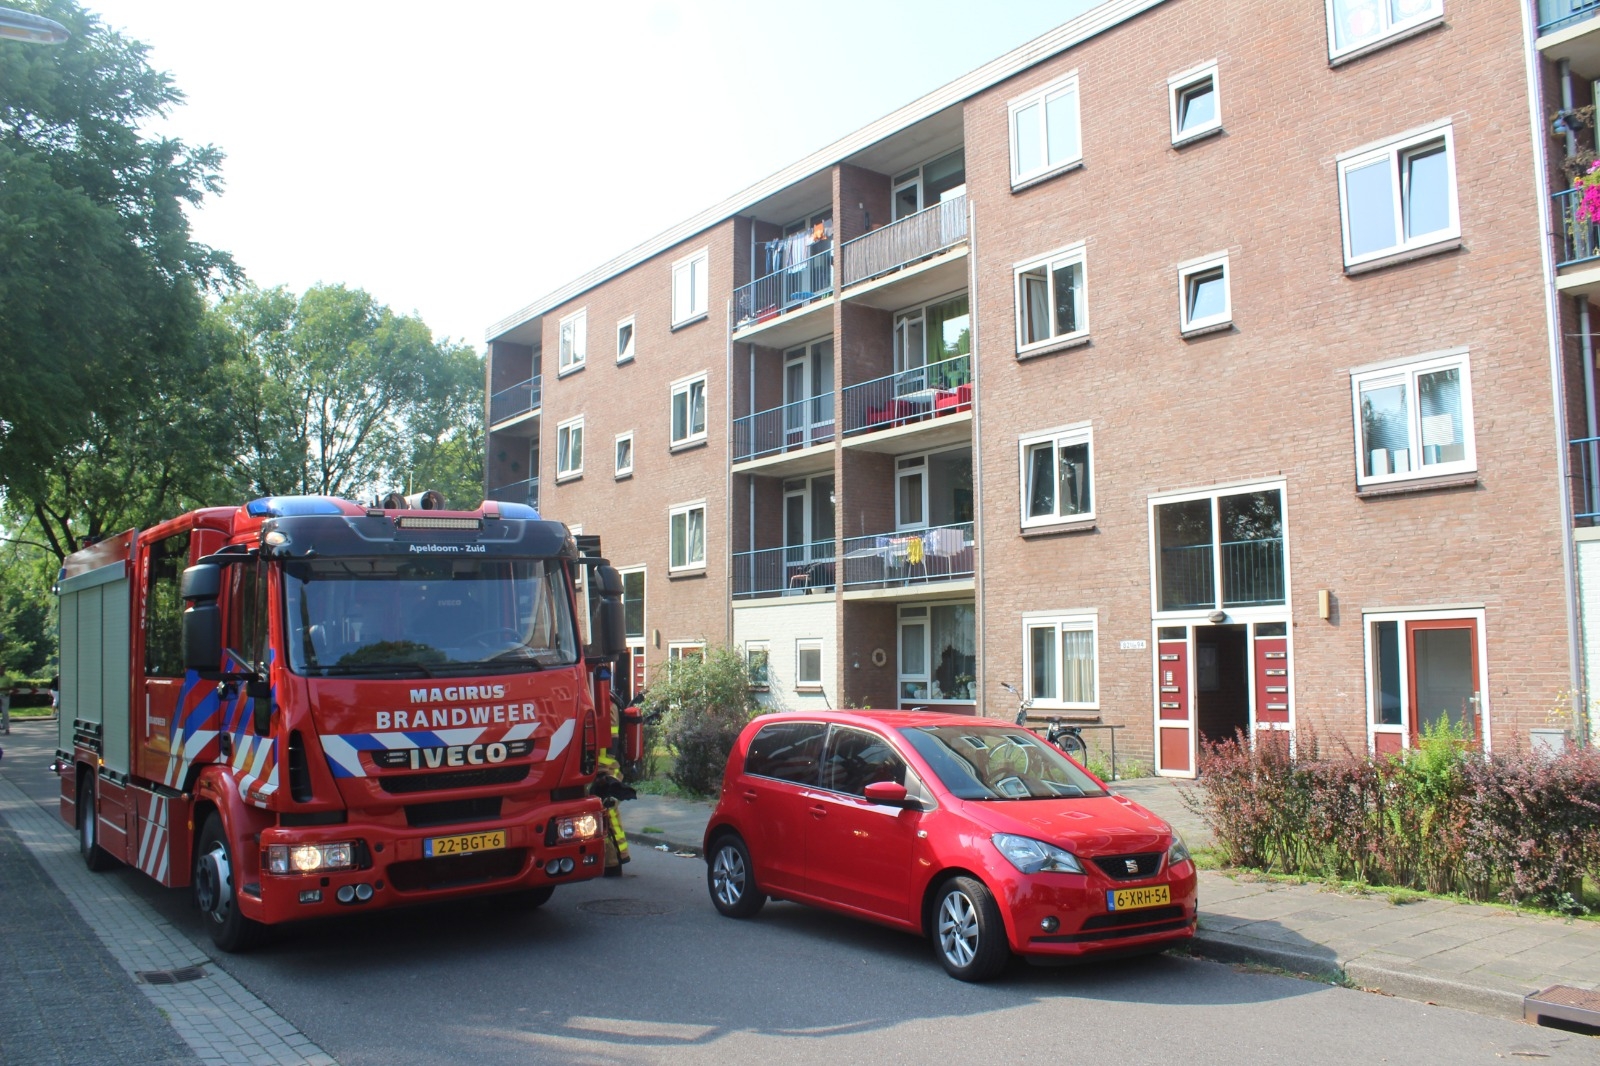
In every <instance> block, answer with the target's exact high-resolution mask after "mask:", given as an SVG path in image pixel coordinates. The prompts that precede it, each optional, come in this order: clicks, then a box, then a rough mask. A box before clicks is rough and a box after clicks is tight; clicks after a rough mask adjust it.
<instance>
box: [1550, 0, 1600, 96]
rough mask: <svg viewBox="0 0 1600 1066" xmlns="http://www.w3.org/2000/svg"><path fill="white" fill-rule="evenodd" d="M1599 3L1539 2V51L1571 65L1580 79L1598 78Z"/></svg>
mask: <svg viewBox="0 0 1600 1066" xmlns="http://www.w3.org/2000/svg"><path fill="white" fill-rule="evenodd" d="M1597 16H1600V0H1539V40H1538V47H1539V51H1540V52H1541V53H1542V54H1543V55H1544V57H1545V58H1546V59H1549V60H1550V61H1551V62H1556V61H1559V60H1562V59H1565V60H1568V61H1570V62H1571V63H1572V69H1573V72H1574V73H1576V74H1578V75H1579V76H1580V77H1583V78H1595V77H1600V18H1597Z"/></svg>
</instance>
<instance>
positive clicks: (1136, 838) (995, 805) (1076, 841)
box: [961, 795, 1172, 858]
mask: <svg viewBox="0 0 1600 1066" xmlns="http://www.w3.org/2000/svg"><path fill="white" fill-rule="evenodd" d="M961 805H962V810H963V812H964V813H965V814H966V815H967V816H968V817H970V818H971V819H972V820H973V821H974V822H977V823H978V824H979V825H982V826H983V827H985V828H987V829H988V830H989V831H990V832H992V833H1015V834H1017V835H1018V836H1025V837H1032V838H1033V839H1035V840H1042V841H1044V842H1045V843H1047V844H1054V845H1056V846H1057V847H1060V848H1065V849H1066V850H1068V851H1070V852H1072V853H1073V854H1074V855H1081V856H1084V857H1086V858H1092V857H1094V856H1098V855H1132V854H1137V853H1140V852H1147V851H1164V850H1166V848H1167V847H1168V845H1170V844H1171V843H1172V829H1171V827H1170V826H1168V825H1167V823H1166V822H1164V821H1162V820H1161V819H1160V818H1158V817H1157V816H1156V815H1154V814H1152V813H1150V812H1149V811H1147V810H1145V809H1144V808H1143V807H1141V806H1139V805H1138V804H1137V803H1135V802H1133V801H1132V800H1130V799H1127V798H1125V797H1122V796H1115V795H1113V796H1094V797H1082V798H1078V799H1035V800H962V801H961Z"/></svg>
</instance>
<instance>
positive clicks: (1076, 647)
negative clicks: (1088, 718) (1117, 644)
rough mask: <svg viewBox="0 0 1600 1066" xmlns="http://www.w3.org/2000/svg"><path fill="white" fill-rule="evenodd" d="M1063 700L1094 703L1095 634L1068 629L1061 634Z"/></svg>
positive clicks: (1085, 630)
mask: <svg viewBox="0 0 1600 1066" xmlns="http://www.w3.org/2000/svg"><path fill="white" fill-rule="evenodd" d="M1061 698H1062V700H1063V701H1064V702H1066V703H1093V702H1094V700H1095V695H1094V633H1093V631H1091V630H1087V629H1068V630H1063V631H1062V633H1061Z"/></svg>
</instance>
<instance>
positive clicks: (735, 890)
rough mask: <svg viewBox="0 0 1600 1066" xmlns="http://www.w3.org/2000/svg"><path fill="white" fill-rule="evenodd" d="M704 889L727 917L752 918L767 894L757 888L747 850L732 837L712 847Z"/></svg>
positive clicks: (742, 843)
mask: <svg viewBox="0 0 1600 1066" xmlns="http://www.w3.org/2000/svg"><path fill="white" fill-rule="evenodd" d="M706 886H707V887H708V888H709V889H710V890H711V903H712V905H713V906H715V907H716V908H717V910H718V911H719V912H721V913H722V914H724V915H726V916H727V917H729V918H749V917H752V916H754V915H755V913H756V912H757V911H759V910H760V909H761V908H762V907H763V906H764V905H765V904H766V902H767V897H766V894H765V893H763V892H762V891H761V890H760V889H759V888H757V887H756V879H755V873H754V871H753V870H752V869H751V865H750V852H749V850H748V849H746V848H745V846H744V841H743V840H740V839H739V838H738V837H737V836H735V835H732V834H730V835H728V836H724V837H720V838H718V840H717V843H716V845H715V847H713V848H712V850H711V857H710V861H708V862H707V863H706Z"/></svg>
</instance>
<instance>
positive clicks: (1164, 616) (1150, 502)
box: [1145, 478, 1294, 624]
mask: <svg viewBox="0 0 1600 1066" xmlns="http://www.w3.org/2000/svg"><path fill="white" fill-rule="evenodd" d="M1254 492H1276V493H1277V494H1278V514H1279V520H1280V522H1281V523H1282V526H1283V538H1282V539H1283V601H1282V602H1281V603H1267V604H1261V605H1259V606H1251V607H1229V606H1225V605H1224V603H1223V600H1224V598H1225V596H1226V589H1225V588H1224V587H1223V586H1224V580H1223V574H1222V566H1221V562H1220V553H1218V552H1215V551H1214V552H1213V554H1212V586H1211V591H1212V597H1213V599H1212V602H1211V603H1210V604H1209V605H1207V606H1203V607H1175V608H1172V609H1171V610H1165V609H1163V608H1162V606H1161V578H1160V574H1161V529H1160V524H1159V522H1158V521H1157V519H1156V510H1157V509H1158V508H1160V507H1162V506H1164V505H1166V504H1169V503H1187V502H1189V501H1191V500H1209V501H1210V503H1211V544H1212V547H1213V548H1215V547H1216V546H1217V544H1218V542H1219V540H1220V531H1219V530H1218V528H1217V526H1218V522H1217V518H1218V510H1217V509H1218V506H1219V501H1220V500H1221V498H1222V497H1224V496H1241V495H1247V494H1249V493H1254ZM1145 505H1146V507H1147V508H1148V511H1149V515H1148V521H1149V530H1150V532H1149V537H1150V615H1151V617H1152V618H1154V619H1156V620H1157V621H1158V623H1165V624H1171V622H1170V621H1168V620H1169V619H1170V620H1174V621H1181V620H1184V619H1189V618H1205V617H1208V616H1209V615H1210V614H1211V613H1212V612H1213V611H1215V610H1218V609H1221V610H1224V611H1226V612H1227V615H1228V618H1229V619H1230V620H1233V621H1238V620H1240V619H1258V618H1259V619H1264V620H1267V621H1274V622H1276V621H1279V620H1281V619H1282V617H1283V612H1284V610H1285V608H1286V607H1287V605H1289V604H1292V603H1293V602H1294V568H1293V565H1292V564H1291V562H1290V534H1289V525H1290V522H1289V519H1290V515H1289V482H1288V481H1287V480H1286V479H1283V478H1279V479H1276V480H1271V481H1241V482H1238V483H1236V484H1226V485H1213V486H1212V487H1211V488H1208V489H1195V490H1191V491H1188V492H1173V493H1167V494H1164V495H1160V496H1150V497H1147V499H1146V501H1145Z"/></svg>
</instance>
